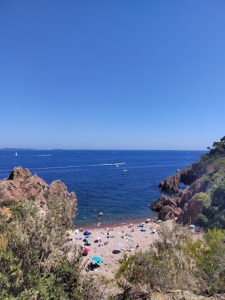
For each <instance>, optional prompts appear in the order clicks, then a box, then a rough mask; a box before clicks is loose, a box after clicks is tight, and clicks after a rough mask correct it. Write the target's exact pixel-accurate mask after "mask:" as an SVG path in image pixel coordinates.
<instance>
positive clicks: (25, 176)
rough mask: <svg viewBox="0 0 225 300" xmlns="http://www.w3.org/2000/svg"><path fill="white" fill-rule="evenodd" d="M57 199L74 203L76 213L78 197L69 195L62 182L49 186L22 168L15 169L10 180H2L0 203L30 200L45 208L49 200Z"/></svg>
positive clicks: (57, 181)
mask: <svg viewBox="0 0 225 300" xmlns="http://www.w3.org/2000/svg"><path fill="white" fill-rule="evenodd" d="M56 198H63V199H65V200H66V201H72V202H73V206H74V211H75V209H76V204H77V198H76V195H75V193H74V192H72V193H69V192H68V191H67V187H66V185H65V184H64V183H62V182H61V181H60V180H56V181H53V182H52V183H51V184H50V185H48V184H47V183H46V182H45V181H44V180H43V179H42V178H40V177H38V176H37V175H36V174H35V175H32V174H31V172H30V171H29V170H28V169H23V168H22V167H15V168H14V169H13V171H12V172H11V174H10V175H9V177H8V178H5V179H2V180H0V202H3V201H8V200H14V201H19V200H24V199H28V200H29V199H30V200H34V201H35V202H37V203H40V204H41V205H42V206H43V205H45V204H46V202H47V201H48V199H56Z"/></svg>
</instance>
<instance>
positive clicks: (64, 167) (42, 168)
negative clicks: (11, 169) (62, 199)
mask: <svg viewBox="0 0 225 300" xmlns="http://www.w3.org/2000/svg"><path fill="white" fill-rule="evenodd" d="M124 164H125V162H119V163H105V164H96V165H79V166H58V167H57V166H55V167H40V168H30V169H31V170H49V169H72V168H85V167H103V166H118V165H124Z"/></svg>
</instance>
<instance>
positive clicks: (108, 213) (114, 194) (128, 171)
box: [0, 149, 206, 226]
mask: <svg viewBox="0 0 225 300" xmlns="http://www.w3.org/2000/svg"><path fill="white" fill-rule="evenodd" d="M205 152H206V151H190V150H189V151H156V150H154V151H153V150H152V151H140V150H139V151H135V150H130V151H126V150H24V149H2V150H0V179H2V178H6V177H8V175H9V174H10V172H11V171H12V169H13V167H15V166H22V167H23V168H28V169H29V170H30V171H31V172H32V174H37V175H38V176H40V177H42V178H43V179H44V180H45V181H46V182H47V183H48V184H50V183H51V182H52V181H53V180H56V179H59V180H61V181H62V182H64V183H65V184H66V185H67V188H68V190H69V191H70V192H71V191H74V192H75V193H76V195H77V199H78V210H77V212H76V217H75V219H74V222H75V224H76V225H77V226H88V225H96V224H98V223H99V222H100V223H101V224H120V223H126V222H132V221H135V220H139V219H140V220H141V219H143V220H144V219H145V218H154V217H155V216H156V214H155V212H153V211H152V210H151V208H150V204H151V203H152V202H153V201H154V200H156V199H157V198H158V197H159V196H160V191H159V190H158V184H159V182H160V181H161V180H163V179H165V178H166V177H167V176H169V175H172V174H174V173H176V172H177V169H182V168H184V167H186V166H188V165H189V164H190V163H192V162H194V161H196V160H198V159H199V158H200V154H202V153H205ZM16 154H17V156H16ZM99 212H102V213H103V216H99Z"/></svg>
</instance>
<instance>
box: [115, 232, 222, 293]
mask: <svg viewBox="0 0 225 300" xmlns="http://www.w3.org/2000/svg"><path fill="white" fill-rule="evenodd" d="M159 238H160V239H159V240H158V241H156V242H155V243H153V245H152V246H150V248H149V250H148V251H146V252H139V253H136V254H134V255H132V256H124V258H123V259H122V260H121V261H120V268H119V270H118V272H117V274H116V278H117V282H118V284H119V286H120V287H122V288H123V289H124V291H127V290H129V288H132V289H133V288H134V287H139V290H140V287H142V289H143V287H144V288H145V290H148V294H150V293H151V291H152V290H161V291H167V290H169V289H181V290H191V291H193V292H195V293H199V294H203V295H204V294H205V295H207V294H214V293H220V292H224V291H225V231H222V230H216V229H215V230H213V231H209V232H208V234H207V235H206V236H205V237H204V239H202V240H198V241H195V242H194V241H193V240H192V239H191V238H190V236H189V234H188V232H187V231H186V230H183V229H181V228H179V227H177V226H175V228H174V229H173V230H172V231H170V230H169V229H167V228H162V230H161V231H160V233H159ZM146 293H147V292H146ZM124 299H126V298H124Z"/></svg>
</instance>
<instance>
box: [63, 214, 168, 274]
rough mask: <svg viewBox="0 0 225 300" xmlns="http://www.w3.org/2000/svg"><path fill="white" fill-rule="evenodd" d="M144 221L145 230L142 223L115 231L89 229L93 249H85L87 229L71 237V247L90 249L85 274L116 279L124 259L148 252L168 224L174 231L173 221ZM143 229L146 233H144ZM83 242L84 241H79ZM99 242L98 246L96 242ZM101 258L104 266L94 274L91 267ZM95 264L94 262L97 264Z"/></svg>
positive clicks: (118, 226)
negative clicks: (128, 255) (140, 252)
mask: <svg viewBox="0 0 225 300" xmlns="http://www.w3.org/2000/svg"><path fill="white" fill-rule="evenodd" d="M145 221H146V220H144V221H143V224H144V227H138V225H139V224H141V223H135V224H133V225H131V224H130V223H127V224H123V225H115V226H113V227H112V226H111V227H101V226H100V227H96V228H92V229H88V231H89V232H91V235H90V238H89V240H88V243H90V245H89V246H85V245H84V243H85V242H84V241H83V240H84V239H85V235H84V231H85V230H86V228H82V231H79V232H77V233H74V231H73V233H71V234H70V235H69V239H70V240H71V242H70V243H72V244H74V245H76V246H78V247H82V249H85V248H89V249H90V251H89V252H88V255H87V256H84V257H83V258H84V259H83V270H84V272H88V273H92V274H94V275H95V274H96V275H100V276H105V277H106V278H112V277H113V276H114V273H115V271H117V270H118V267H119V262H118V261H119V259H121V258H122V257H123V255H124V254H133V253H135V252H137V251H140V250H142V251H145V250H147V249H148V248H149V245H151V244H152V243H153V242H154V241H155V240H156V239H157V238H158V232H159V231H160V228H161V226H162V224H166V225H167V226H168V227H170V228H171V227H172V221H166V222H162V223H157V222H155V221H150V222H148V223H145ZM143 228H145V229H146V231H144V232H143V231H141V230H142V229H143ZM153 231H154V233H152V232H153ZM79 239H80V240H79ZM96 240H98V242H97V243H95V242H94V241H96ZM113 250H120V253H118V254H113ZM96 256H97V257H101V259H102V263H101V264H99V266H100V267H99V268H96V269H95V270H94V271H92V270H89V269H88V265H89V264H90V263H91V262H93V260H92V258H93V257H96ZM93 263H94V262H93Z"/></svg>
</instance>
